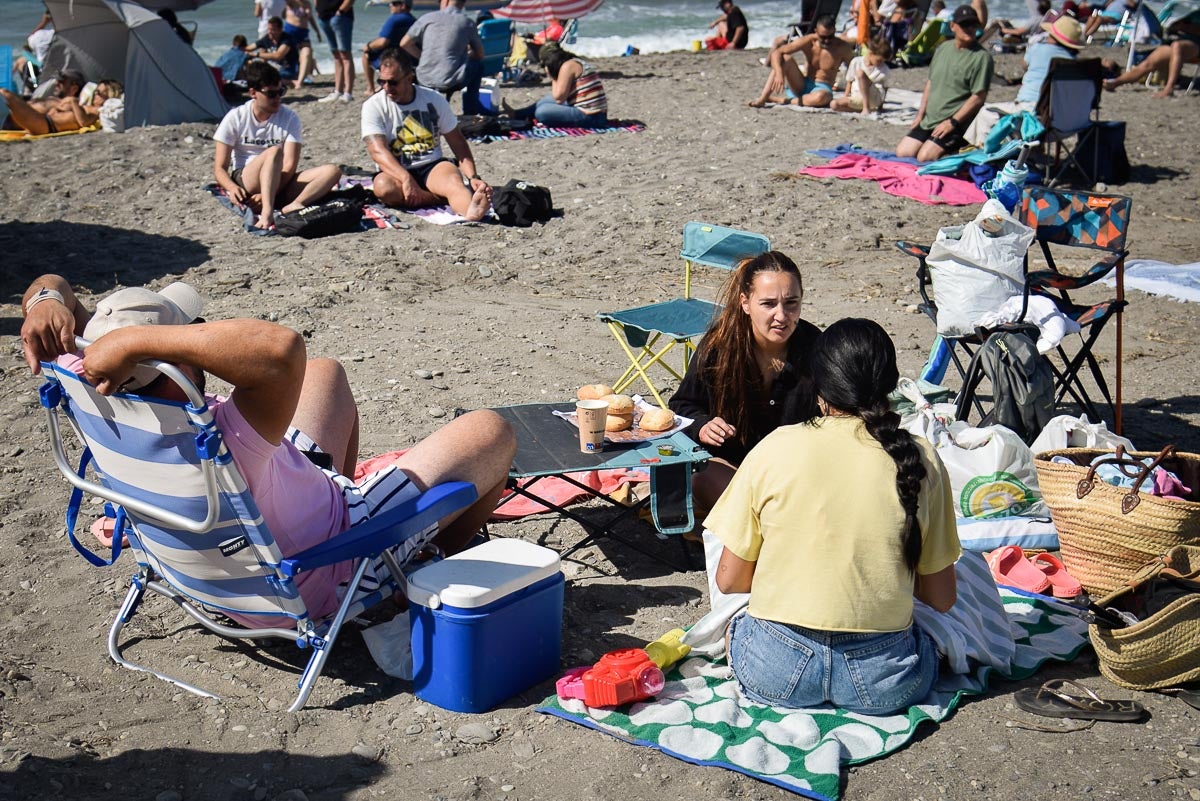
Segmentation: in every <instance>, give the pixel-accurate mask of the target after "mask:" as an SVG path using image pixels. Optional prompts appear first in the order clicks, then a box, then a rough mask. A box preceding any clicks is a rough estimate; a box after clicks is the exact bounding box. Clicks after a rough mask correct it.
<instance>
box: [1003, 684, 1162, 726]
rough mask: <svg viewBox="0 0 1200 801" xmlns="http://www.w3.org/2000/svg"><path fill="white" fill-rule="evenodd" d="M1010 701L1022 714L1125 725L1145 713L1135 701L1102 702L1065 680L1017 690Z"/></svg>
mask: <svg viewBox="0 0 1200 801" xmlns="http://www.w3.org/2000/svg"><path fill="white" fill-rule="evenodd" d="M1068 690H1070V691H1069V692H1068ZM1013 701H1015V702H1016V704H1017V706H1018V707H1020V708H1021V709H1023V710H1025V711H1026V712H1031V713H1033V714H1035V715H1041V716H1043V717H1047V718H1073V719H1076V720H1111V721H1115V722H1129V721H1136V720H1139V719H1141V717H1142V715H1144V714H1145V712H1146V710H1145V708H1144V707H1143V706H1142V705H1141V704H1139V703H1138V702H1137V701H1105V700H1104V699H1103V698H1101V697H1100V696H1098V695H1096V694H1095V693H1094V692H1092V691H1091V690H1089V689H1088V688H1087V687H1084V686H1083V685H1082V684H1077V683H1075V682H1073V681H1069V680H1067V679H1051V680H1050V681H1048V682H1046V683H1045V684H1043V685H1042V686H1041V687H1038V688H1036V689H1035V688H1033V687H1026V688H1025V689H1023V690H1017V691H1016V692H1015V693H1014V694H1013Z"/></svg>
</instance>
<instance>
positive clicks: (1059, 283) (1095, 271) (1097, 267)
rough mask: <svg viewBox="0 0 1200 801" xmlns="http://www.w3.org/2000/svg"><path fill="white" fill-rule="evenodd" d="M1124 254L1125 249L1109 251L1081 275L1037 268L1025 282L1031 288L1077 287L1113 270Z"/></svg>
mask: <svg viewBox="0 0 1200 801" xmlns="http://www.w3.org/2000/svg"><path fill="white" fill-rule="evenodd" d="M1125 256H1126V251H1121V252H1118V253H1109V254H1108V255H1106V256H1105V257H1104V258H1103V259H1101V260H1100V261H1098V262H1096V263H1095V264H1093V265H1092V266H1091V267H1090V268H1089V269H1088V271H1087V272H1085V273H1083V274H1082V275H1064V274H1063V273H1060V272H1058V271H1057V270H1038V271H1037V272H1032V273H1030V274H1029V275H1028V276H1026V279H1025V280H1026V282H1027V283H1028V285H1029V286H1030V288H1032V289H1035V290H1036V289H1058V290H1067V291H1070V290H1072V289H1079V288H1081V287H1085V286H1088V285H1089V284H1094V283H1096V282H1097V281H1099V280H1100V279H1101V278H1104V277H1105V276H1106V275H1108V274H1109V273H1111V272H1112V271H1113V268H1114V267H1116V266H1117V265H1118V264H1120V263H1121V262H1122V261H1123V260H1124V259H1125Z"/></svg>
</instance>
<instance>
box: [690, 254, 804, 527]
mask: <svg viewBox="0 0 1200 801" xmlns="http://www.w3.org/2000/svg"><path fill="white" fill-rule="evenodd" d="M803 299H804V285H803V283H802V282H801V280H800V270H799V268H797V267H796V263H795V262H793V261H792V260H791V259H789V258H788V257H787V256H785V255H784V254H782V253H780V252H779V251H777V250H772V251H769V252H767V253H763V254H761V255H759V256H755V257H753V258H749V259H743V260H742V261H741V262H739V263H738V265H737V267H736V268H735V269H734V270H733V272H732V273H731V274H730V276H729V278H728V280H726V282H725V285H724V286H723V287H722V288H721V293H720V297H719V298H718V303H719V304H720V305H721V311H720V313H719V314H718V315H717V317H716V319H714V320H713V323H712V325H711V326H709V329H708V332H707V333H706V334H705V335H704V339H703V340H702V341H701V343H700V348H699V350H698V351H697V352H696V354H695V355H694V356H693V358H692V361H691V364H690V365H689V366H688V370H687V373H686V374H685V375H684V377H683V382H682V383H681V384H680V385H679V389H678V390H677V391H676V392H675V394H674V395H673V396H672V397H671V400H670V402H669V403H668V404H667V405H668V406H669V407H670V408H671V411H673V412H675V413H676V414H678V415H681V416H683V417H690V418H692V419H693V420H694V421H695V422H694V423H692V425H691V426H690V427H689V428H688V429H687V435H688V436H689V437H691V438H692V439H694V440H696V441H698V442H700V443H701V444H702V445H704V447H705V448H706V449H708V452H709V453H711V454H712V457H713V458H712V459H710V460H709V461H708V463H707V466H706V467H705V469H704V470H701V471H700V472H698V473H696V474H695V478H694V479H693V483H692V489H693V492H694V494H695V498H696V503H697V505H698V506H699V507H700V509H701V511H707V510H709V509H711V508H712V506H713V504H714V503H716V502H717V498H719V497H721V493H722V492H724V491H725V487H726V485H728V484H729V481H730V479H732V478H733V474H734V471H735V470H737V468H738V465H740V464H741V463H742V460H743V459H745V458H746V454H747V453H749V452H750V449H751V448H753V447H754V446H755V445H757V444H758V443H759V441H761V440H762V438H763V437H765V436H766V435H767V434H770V433H771V432H772V431H774V430H775V429H776V428H778V427H779V426H781V425H789V424H791V423H803V422H804V421H805V420H810V419H812V418H813V417H816V416H817V399H816V395H815V394H814V393H813V388H812V374H811V371H810V369H809V363H808V357H809V352H810V351H811V349H812V346H813V343H814V342H815V341H816V339H817V336H818V335H819V334H820V333H821V332H820V330H819V329H818V328H817V327H816V326H815V325H813V324H812V323H810V322H808V321H806V320H802V319H800V306H801V302H802V301H803Z"/></svg>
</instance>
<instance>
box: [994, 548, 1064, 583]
mask: <svg viewBox="0 0 1200 801" xmlns="http://www.w3.org/2000/svg"><path fill="white" fill-rule="evenodd" d="M986 558H987V563H988V567H990V568H991V569H992V578H994V579H995V580H996V582H997V583H998V584H1007V585H1008V586H1010V587H1016V588H1017V589H1019V590H1027V591H1028V592H1045V591H1046V590H1048V589H1050V586H1051V585H1050V579H1049V578H1047V577H1046V574H1045V573H1043V572H1042V571H1040V570H1038V569H1037V568H1036V567H1035V566H1034V565H1033V563H1032V562H1030V561H1029V560H1028V559H1026V558H1025V553H1024V552H1023V551H1022V550H1021V549H1020V547H1018V546H1016V545H1005V546H1004V547H1003V548H997V549H996V550H994V551H992V552H991V553H989V554H988V555H987V557H986Z"/></svg>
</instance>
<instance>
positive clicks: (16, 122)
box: [0, 69, 99, 134]
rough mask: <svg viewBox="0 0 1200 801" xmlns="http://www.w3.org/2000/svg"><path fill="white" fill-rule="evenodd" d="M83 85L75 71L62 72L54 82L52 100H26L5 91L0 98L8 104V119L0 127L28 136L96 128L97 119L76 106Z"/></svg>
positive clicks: (94, 115) (82, 80)
mask: <svg viewBox="0 0 1200 801" xmlns="http://www.w3.org/2000/svg"><path fill="white" fill-rule="evenodd" d="M84 83H86V81H84V78H83V74H82V73H80V72H79V71H77V70H70V69H67V70H63V71H62V72H60V73H59V74H58V78H57V79H56V80H55V81H54V97H52V98H48V99H45V100H26V99H25V98H23V97H21V96H20V95H18V94H16V93H14V92H10V91H8V90H7V89H0V97H3V98H4V101H5V102H6V103H8V116H7V117H6V118H5V119H4V122H3V125H0V128H2V129H3V130H6V131H28V132H29V133H31V134H52V133H61V132H63V131H77V130H79V129H80V128H87V127H88V126H89V125H95V124H96V121H97V120H98V119H99V117H98V116H97V115H96V114H95V113H93V112H92V111H89V110H88V109H87V108H86V107H84V106H81V105H80V104H79V93H80V92H81V91H83V85H84Z"/></svg>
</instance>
